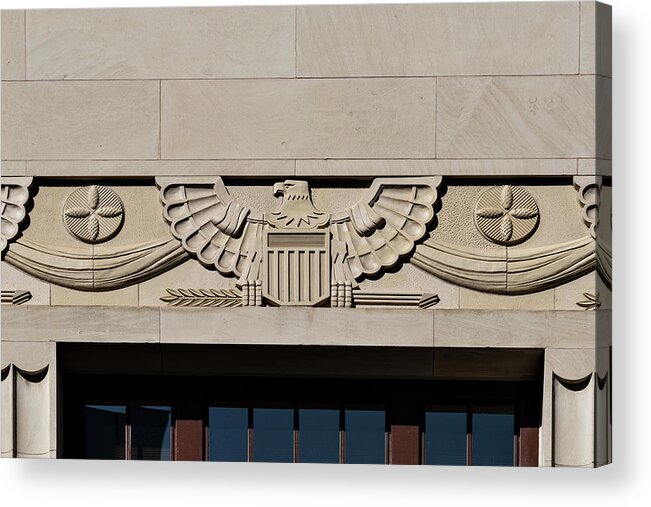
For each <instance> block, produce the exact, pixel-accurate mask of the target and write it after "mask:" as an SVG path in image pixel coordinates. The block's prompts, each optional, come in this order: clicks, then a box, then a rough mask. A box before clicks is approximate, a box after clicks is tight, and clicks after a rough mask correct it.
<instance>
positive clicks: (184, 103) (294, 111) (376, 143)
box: [161, 79, 435, 159]
mask: <svg viewBox="0 0 651 507" xmlns="http://www.w3.org/2000/svg"><path fill="white" fill-rule="evenodd" d="M434 116H435V80H434V79H354V80H350V79H344V80H329V79H326V80H311V79H309V80H249V81H238V80H228V81H209V80H208V81H164V82H163V84H162V148H161V149H162V158H168V159H170V158H171V159H179V158H183V159H192V158H195V159H196V158H229V159H243V158H323V157H338V158H345V157H361V158H364V157H366V158H382V157H384V158H396V157H415V158H417V157H424V158H427V157H434V134H435V127H434V124H435V122H434Z"/></svg>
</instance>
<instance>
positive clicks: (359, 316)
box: [2, 306, 612, 349]
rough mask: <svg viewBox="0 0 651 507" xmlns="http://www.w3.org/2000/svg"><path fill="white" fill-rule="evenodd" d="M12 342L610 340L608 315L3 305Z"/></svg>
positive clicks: (561, 344)
mask: <svg viewBox="0 0 651 507" xmlns="http://www.w3.org/2000/svg"><path fill="white" fill-rule="evenodd" d="M2 313H3V317H2V339H3V340H5V341H8V342H11V341H36V342H38V341H54V342H106V343H108V342H113V343H157V342H158V343H186V344H191V343H196V344H201V343H203V344H231V345H328V346H333V345H334V346H355V347H357V346H361V347H364V346H376V347H377V346H379V347H421V348H422V347H436V348H439V347H457V348H465V347H474V348H484V347H495V348H541V349H542V348H574V349H587V348H595V347H603V346H607V345H609V344H610V343H611V329H610V327H611V318H612V312H611V311H610V310H598V311H594V312H586V311H524V310H523V311H512V310H393V311H391V312H387V311H385V310H383V309H360V308H355V309H338V308H242V309H239V308H237V309H232V308H223V309H217V308H216V309H205V308H165V307H162V308H153V307H141V308H134V307H126V308H115V307H107V306H95V307H87V306H58V307H48V306H42V307H39V306H24V307H11V306H8V307H6V308H3V312H2Z"/></svg>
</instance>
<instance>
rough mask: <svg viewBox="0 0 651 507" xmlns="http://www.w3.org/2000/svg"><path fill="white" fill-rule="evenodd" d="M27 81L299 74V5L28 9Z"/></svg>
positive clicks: (285, 75) (291, 75) (289, 75)
mask: <svg viewBox="0 0 651 507" xmlns="http://www.w3.org/2000/svg"><path fill="white" fill-rule="evenodd" d="M27 26H28V29H27V75H28V78H29V79H159V78H169V79H172V78H234V77H293V76H294V39H295V36H294V8H293V7H289V6H288V7H239V8H233V7H225V8H224V7H210V8H174V9H170V8H162V9H74V10H73V9H66V10H63V9H61V10H30V11H28V13H27Z"/></svg>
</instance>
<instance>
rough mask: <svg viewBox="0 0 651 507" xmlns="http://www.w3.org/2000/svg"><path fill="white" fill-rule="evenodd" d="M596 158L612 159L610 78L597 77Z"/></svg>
mask: <svg viewBox="0 0 651 507" xmlns="http://www.w3.org/2000/svg"><path fill="white" fill-rule="evenodd" d="M594 79H595V81H596V98H595V100H596V106H595V108H596V124H597V133H596V141H595V142H596V143H597V147H596V156H597V157H599V158H605V159H609V158H612V156H613V155H612V150H613V144H612V121H613V111H612V102H613V99H612V95H613V91H612V80H611V79H610V78H608V77H601V76H596V77H595V78H594Z"/></svg>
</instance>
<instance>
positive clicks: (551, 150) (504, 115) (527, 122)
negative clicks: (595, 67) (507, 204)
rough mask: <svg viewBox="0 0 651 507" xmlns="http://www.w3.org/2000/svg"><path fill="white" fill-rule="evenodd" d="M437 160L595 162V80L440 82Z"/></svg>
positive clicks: (460, 79) (541, 78)
mask: <svg viewBox="0 0 651 507" xmlns="http://www.w3.org/2000/svg"><path fill="white" fill-rule="evenodd" d="M437 90H438V104H437V150H436V153H437V157H441V158H493V157H495V158H500V157H504V158H509V157H515V158H517V157H524V158H526V157H595V156H596V154H597V153H599V151H598V150H597V147H596V146H595V135H596V133H595V132H596V130H595V121H596V118H595V97H596V90H595V77H594V76H518V77H471V78H467V77H449V78H447V77H446V78H439V79H438V88H437Z"/></svg>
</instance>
